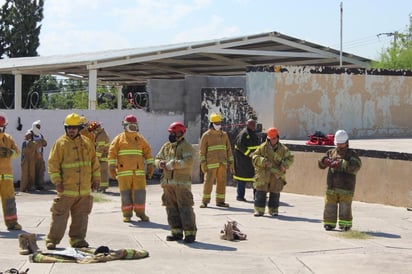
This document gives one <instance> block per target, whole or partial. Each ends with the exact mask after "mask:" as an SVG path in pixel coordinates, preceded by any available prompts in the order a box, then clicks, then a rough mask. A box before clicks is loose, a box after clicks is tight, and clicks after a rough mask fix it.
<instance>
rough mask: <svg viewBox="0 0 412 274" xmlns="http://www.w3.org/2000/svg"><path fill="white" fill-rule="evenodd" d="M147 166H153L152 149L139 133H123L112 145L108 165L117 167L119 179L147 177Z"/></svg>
mask: <svg viewBox="0 0 412 274" xmlns="http://www.w3.org/2000/svg"><path fill="white" fill-rule="evenodd" d="M145 162H146V164H148V165H149V164H153V163H154V159H153V156H152V149H151V147H150V145H149V143H148V142H147V141H146V139H145V138H144V137H143V135H141V134H140V133H138V132H126V131H125V132H122V133H120V134H119V135H117V136H116V137H115V138H114V139H113V141H112V142H111V144H110V147H109V155H108V163H109V165H110V166H111V167H116V169H117V177H121V176H132V175H137V176H145Z"/></svg>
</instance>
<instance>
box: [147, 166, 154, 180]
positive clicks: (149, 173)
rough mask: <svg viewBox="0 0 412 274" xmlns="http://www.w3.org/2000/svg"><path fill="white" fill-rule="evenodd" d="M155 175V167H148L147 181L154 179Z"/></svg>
mask: <svg viewBox="0 0 412 274" xmlns="http://www.w3.org/2000/svg"><path fill="white" fill-rule="evenodd" d="M153 173H154V166H153V165H152V164H150V165H147V174H146V175H147V179H149V180H150V179H152V178H153Z"/></svg>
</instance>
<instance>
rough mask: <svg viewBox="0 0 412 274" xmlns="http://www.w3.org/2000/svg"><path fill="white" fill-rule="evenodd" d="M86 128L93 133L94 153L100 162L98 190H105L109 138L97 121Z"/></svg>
mask: <svg viewBox="0 0 412 274" xmlns="http://www.w3.org/2000/svg"><path fill="white" fill-rule="evenodd" d="M88 130H89V132H91V133H93V134H94V144H95V147H96V155H97V158H99V163H100V187H99V190H98V191H99V192H105V191H106V189H107V188H108V187H109V164H108V163H107V155H108V154H109V146H110V138H109V135H107V133H106V131H105V130H104V128H103V127H102V125H101V123H99V122H96V121H94V122H91V123H90V124H89V127H88Z"/></svg>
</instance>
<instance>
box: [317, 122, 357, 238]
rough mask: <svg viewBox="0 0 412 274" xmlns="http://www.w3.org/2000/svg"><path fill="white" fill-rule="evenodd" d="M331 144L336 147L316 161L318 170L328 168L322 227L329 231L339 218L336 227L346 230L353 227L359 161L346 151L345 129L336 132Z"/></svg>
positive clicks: (353, 152)
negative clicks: (353, 206)
mask: <svg viewBox="0 0 412 274" xmlns="http://www.w3.org/2000/svg"><path fill="white" fill-rule="evenodd" d="M334 142H335V145H336V148H332V149H329V150H328V151H327V152H326V155H325V156H324V157H322V159H321V160H319V162H318V165H319V168H321V169H326V168H328V175H327V178H326V182H327V189H326V197H325V208H324V211H323V226H324V228H325V229H326V230H332V229H334V228H335V227H336V222H337V221H338V219H339V221H338V225H339V228H340V229H342V230H345V231H347V230H349V229H351V227H352V199H353V195H354V192H355V185H356V174H357V172H358V171H359V169H360V168H361V166H362V162H361V160H360V158H359V157H358V155H357V154H356V152H355V151H354V150H352V149H350V148H349V136H348V133H347V132H346V131H345V130H342V129H340V130H338V131H336V133H335V139H334ZM338 217H339V218H338Z"/></svg>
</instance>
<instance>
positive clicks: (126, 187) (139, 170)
mask: <svg viewBox="0 0 412 274" xmlns="http://www.w3.org/2000/svg"><path fill="white" fill-rule="evenodd" d="M122 124H123V128H124V132H122V133H120V134H119V135H117V136H116V137H115V138H114V139H113V141H112V142H111V144H110V147H109V156H108V163H109V175H110V177H111V178H113V179H117V181H118V183H119V190H120V196H121V198H122V213H123V222H130V221H131V217H132V216H133V210H134V212H135V214H136V216H137V217H138V218H140V219H141V220H142V221H144V222H148V221H149V217H148V216H147V215H146V213H145V207H146V174H145V162H146V168H147V169H146V170H147V178H148V179H151V178H152V176H153V172H154V166H153V164H154V159H153V156H152V149H151V147H150V145H149V143H148V142H147V141H146V139H145V138H144V137H143V135H141V134H140V133H138V129H139V128H138V123H137V118H136V116H134V115H127V116H126V117H125V118H124V120H123V122H122Z"/></svg>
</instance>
